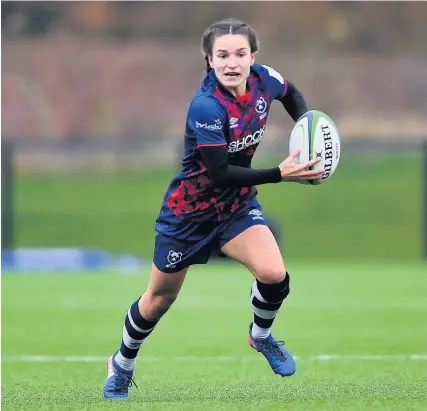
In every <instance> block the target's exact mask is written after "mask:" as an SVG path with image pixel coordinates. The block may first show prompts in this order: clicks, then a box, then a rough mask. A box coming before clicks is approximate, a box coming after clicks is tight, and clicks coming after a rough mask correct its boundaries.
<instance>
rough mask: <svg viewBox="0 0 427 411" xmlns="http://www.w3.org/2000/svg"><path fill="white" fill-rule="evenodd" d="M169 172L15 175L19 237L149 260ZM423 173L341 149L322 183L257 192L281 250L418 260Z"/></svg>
mask: <svg viewBox="0 0 427 411" xmlns="http://www.w3.org/2000/svg"><path fill="white" fill-rule="evenodd" d="M275 164H276V162H274V161H272V162H270V163H268V164H265V163H259V164H258V163H257V164H256V165H258V166H268V167H271V166H272V165H275ZM173 173H174V172H173V170H164V169H160V170H157V169H150V170H147V171H146V172H129V173H125V172H122V173H120V174H117V175H107V176H106V175H100V174H96V173H94V174H90V173H88V174H78V175H60V174H57V175H52V174H49V175H38V176H37V175H31V176H28V175H20V176H18V178H17V181H16V191H15V204H16V246H18V247H25V246H48V247H61V246H83V247H95V248H102V249H105V250H108V251H111V252H126V253H128V252H130V253H135V254H141V255H143V256H145V257H147V258H150V259H151V257H152V252H153V243H154V234H155V232H154V228H153V226H154V219H155V217H156V215H157V213H158V211H159V208H160V205H161V202H162V199H163V195H164V192H165V190H166V187H167V184H168V182H169V180H170V178H171V177H172V175H173ZM421 174H422V171H421V159H419V158H415V157H414V158H409V157H407V158H399V157H396V158H377V157H372V158H370V157H367V158H359V159H357V158H345V157H343V158H342V160H341V163H340V167H339V169H338V170H337V172H336V174H335V175H334V177H333V179H332V180H331V181H330V182H328V183H327V184H324V185H322V186H319V187H312V186H302V185H299V184H279V185H274V184H272V185H265V186H260V187H259V192H260V194H259V199H260V202H261V204H262V205H263V208H264V212H265V214H267V216H270V217H272V218H274V219H275V220H276V221H277V222H278V223H279V224H280V226H281V227H282V230H283V241H282V249H283V251H284V254H285V256H286V257H292V258H314V259H319V258H323V257H326V258H343V259H345V258H360V259H363V258H365V259H366V258H369V259H384V258H387V259H389V258H393V259H402V258H406V259H414V260H415V259H419V258H420V256H421V221H422V220H421V183H422V178H421ZM291 239H292V240H291ZM326 239H327V241H326ZM307 250H309V252H307Z"/></svg>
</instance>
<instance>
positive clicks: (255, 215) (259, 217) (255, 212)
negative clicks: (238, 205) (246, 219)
mask: <svg viewBox="0 0 427 411" xmlns="http://www.w3.org/2000/svg"><path fill="white" fill-rule="evenodd" d="M249 215H250V216H252V220H264V217H263V216H262V212H261V211H259V210H257V209H254V210H251V211H249Z"/></svg>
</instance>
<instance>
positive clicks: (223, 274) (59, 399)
mask: <svg viewBox="0 0 427 411" xmlns="http://www.w3.org/2000/svg"><path fill="white" fill-rule="evenodd" d="M288 269H289V271H290V272H291V273H292V274H291V275H292V283H291V288H292V292H291V295H290V296H289V298H288V299H287V300H286V302H285V303H284V306H283V308H282V310H281V312H280V314H279V317H278V319H277V320H276V323H275V325H274V329H273V330H274V334H275V336H276V337H277V338H278V339H280V338H284V339H285V340H286V344H287V347H288V348H289V349H290V350H291V352H293V353H294V354H295V355H298V356H299V359H298V360H297V367H298V370H297V373H296V374H295V376H293V377H290V378H286V379H282V378H280V377H278V376H275V375H274V374H273V373H272V372H271V370H270V369H269V367H268V365H267V363H266V361H265V360H264V359H263V358H262V357H261V355H260V354H258V353H256V352H255V351H253V350H252V349H250V348H249V347H248V345H247V342H246V337H247V327H248V323H249V321H250V318H251V311H250V306H249V299H248V292H249V287H250V284H251V277H250V276H249V274H248V273H247V272H246V271H245V270H244V269H243V268H241V267H240V266H238V265H237V264H229V263H224V264H218V265H216V264H215V265H214V264H212V265H209V266H205V267H194V268H193V269H192V270H191V271H190V273H189V275H188V278H187V280H186V282H185V284H184V287H183V290H182V292H181V295H180V296H179V298H178V300H177V302H176V303H175V304H174V306H173V308H172V309H171V311H169V313H167V314H166V316H165V317H164V318H163V319H162V321H161V322H160V323H159V325H158V327H157V328H156V330H155V331H154V332H153V334H152V335H151V336H150V337H149V339H148V340H147V341H146V343H145V345H144V346H143V347H142V348H141V351H140V356H139V362H138V364H137V369H136V372H135V380H136V382H137V384H138V386H139V389H136V388H133V387H132V388H131V389H130V398H129V399H128V400H126V401H124V402H111V401H105V400H103V399H102V386H103V383H104V379H105V365H106V364H105V362H104V361H103V358H102V357H105V358H107V357H108V355H110V353H111V352H112V350H113V349H115V348H117V347H118V344H119V343H120V338H121V328H122V322H123V319H124V316H125V313H126V310H127V308H128V306H129V304H130V303H131V302H132V301H134V300H135V299H136V298H137V297H138V295H139V294H140V293H141V292H143V290H144V288H145V286H146V284H147V280H148V276H147V273H144V274H142V275H138V276H135V275H119V274H116V273H102V274H89V273H86V274H85V273H79V274H57V275H47V274H42V275H34V274H33V275H29V274H28V275H26V274H17V275H12V274H10V275H9V274H6V275H3V278H2V331H3V333H2V356H3V362H2V409H3V410H5V411H16V410H34V409H37V410H40V411H44V410H57V411H63V410H88V411H89V410H90V411H95V410H107V411H110V410H128V411H134V410H135V411H136V410H138V411H140V410H183V411H189V410H231V411H233V410H260V411H263V410H272V409H273V410H293V411H303V410H310V411H311V410H321V411H323V410H324V411H326V410H328V411H329V410H331V411H332V410H333V411H344V410H345V411H350V410H356V411H358V410H360V411H361V410H375V411H391V410H401V411H411V410H414V411H421V410H424V409H425V398H426V395H427V388H426V375H427V373H426V364H427V361H425V359H424V360H422V359H420V360H415V359H410V358H409V357H408V356H410V355H413V354H423V355H424V356H425V355H426V352H427V344H426V343H427V336H426V333H425V318H426V317H425V315H426V308H427V301H426V298H425V291H426V286H427V276H426V272H427V270H426V266H425V264H421V263H420V264H416V263H411V264H407V263H402V264H398V263H393V264H391V263H388V264H387V263H369V264H367V263H365V264H364V263H352V262H351V261H347V262H345V263H340V262H337V261H336V262H333V261H332V262H329V263H326V262H322V263H319V264H314V263H302V262H294V263H292V264H290V263H288ZM318 354H330V355H333V354H340V355H342V356H343V357H341V358H337V359H330V360H324V361H321V360H313V359H312V357H311V356H313V355H318ZM376 354H378V355H384V356H389V357H382V359H377V360H374V359H372V357H371V359H362V358H360V356H361V355H376ZM23 355H32V356H37V355H44V356H52V357H53V359H56V360H57V361H56V362H46V361H44V362H43V361H42V362H25V361H22V358H20V357H19V356H23ZM396 355H404V356H405V357H402V358H396V357H395V356H396ZM62 356H82V357H84V358H87V357H88V356H91V357H92V356H96V358H92V360H93V362H70V361H68V362H67V361H61V358H60V357H62ZM352 356H356V357H352ZM423 358H425V357H423Z"/></svg>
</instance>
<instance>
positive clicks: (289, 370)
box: [248, 323, 296, 377]
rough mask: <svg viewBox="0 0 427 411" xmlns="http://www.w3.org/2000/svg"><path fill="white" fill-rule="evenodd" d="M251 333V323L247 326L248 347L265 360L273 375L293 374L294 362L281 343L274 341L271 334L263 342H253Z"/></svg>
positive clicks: (294, 369) (285, 375)
mask: <svg viewBox="0 0 427 411" xmlns="http://www.w3.org/2000/svg"><path fill="white" fill-rule="evenodd" d="M251 332H252V323H251V324H250V326H249V337H248V342H249V345H250V346H251V347H252V348H253V349H255V350H257V351H258V352H260V353H261V354H262V355H263V356H264V357H265V358H266V359H267V361H268V363H269V364H270V367H271V369H272V370H273V371H274V373H275V374H279V375H281V376H282V377H289V376H291V375H293V374H295V371H296V364H295V360H294V359H293V357H292V355H291V354H290V353H289V351H288V350H286V349H285V347H284V346H283V344H284V343H283V341H276V339H275V338H274V337H273V336H272V335H271V333H270V335H269V336H268V337H267V338H266V339H265V340H260V341H254V339H253V338H252V335H251Z"/></svg>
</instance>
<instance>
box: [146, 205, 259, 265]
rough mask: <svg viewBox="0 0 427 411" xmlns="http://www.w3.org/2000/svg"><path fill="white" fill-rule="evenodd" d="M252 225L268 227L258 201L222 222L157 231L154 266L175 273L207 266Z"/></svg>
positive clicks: (182, 223) (209, 222)
mask: <svg viewBox="0 0 427 411" xmlns="http://www.w3.org/2000/svg"><path fill="white" fill-rule="evenodd" d="M253 225H267V221H266V219H265V217H264V215H263V214H262V207H261V205H260V204H259V202H258V200H257V199H256V198H254V199H252V200H250V201H249V202H248V203H247V204H245V205H244V206H243V207H241V208H240V209H239V210H237V211H236V212H235V213H234V214H233V215H232V216H230V217H229V218H228V219H225V220H224V221H221V222H219V223H218V222H212V221H207V222H203V223H196V222H192V221H191V220H189V221H181V222H180V223H179V224H178V226H177V227H176V232H175V233H174V230H173V229H172V230H170V229H168V230H165V231H162V232H158V234H157V235H156V238H155V245H154V258H153V262H154V264H155V266H156V267H157V268H158V269H159V270H160V271H162V272H164V273H173V272H177V271H180V270H182V269H184V268H185V267H188V266H190V265H193V264H206V263H207V262H208V261H209V258H210V256H211V254H212V253H217V254H218V253H219V251H220V249H221V247H222V246H223V245H224V244H226V243H228V242H229V241H230V240H232V239H233V238H234V237H236V236H238V235H239V234H240V233H242V232H243V231H245V230H246V229H247V228H249V227H251V226H253Z"/></svg>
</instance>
